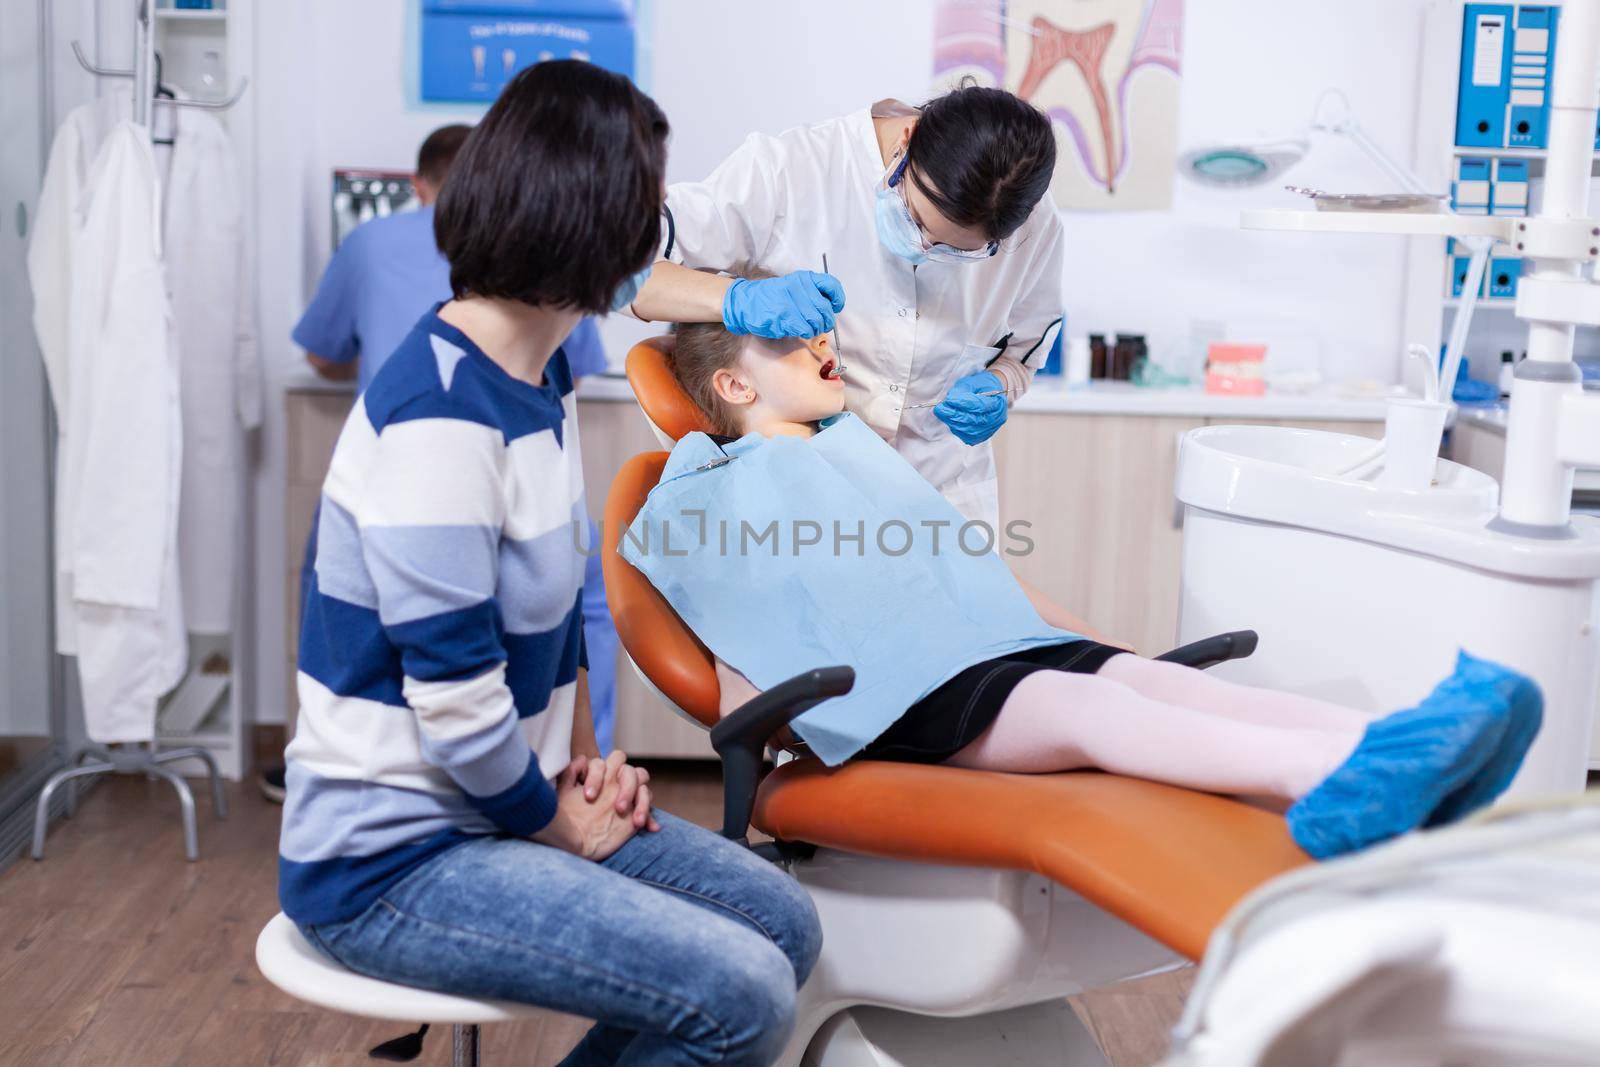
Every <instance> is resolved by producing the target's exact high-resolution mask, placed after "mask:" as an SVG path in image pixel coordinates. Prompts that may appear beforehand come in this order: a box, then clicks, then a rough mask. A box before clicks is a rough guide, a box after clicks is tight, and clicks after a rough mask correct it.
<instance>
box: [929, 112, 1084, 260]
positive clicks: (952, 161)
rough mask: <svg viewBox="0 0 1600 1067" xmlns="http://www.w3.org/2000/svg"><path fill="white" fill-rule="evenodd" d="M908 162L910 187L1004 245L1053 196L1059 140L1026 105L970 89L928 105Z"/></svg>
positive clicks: (943, 211) (943, 212)
mask: <svg viewBox="0 0 1600 1067" xmlns="http://www.w3.org/2000/svg"><path fill="white" fill-rule="evenodd" d="M906 160H907V167H906V174H907V176H908V178H909V180H910V181H912V182H914V183H915V184H916V186H917V188H918V189H920V190H922V193H923V195H924V196H926V197H927V198H928V199H929V200H930V201H932V202H933V206H934V207H935V208H937V209H938V210H939V214H941V215H943V216H944V217H945V218H947V219H949V220H950V221H951V222H953V223H955V224H956V225H958V226H975V227H977V228H978V229H980V230H982V231H983V232H984V233H985V234H987V235H988V236H989V239H990V240H992V241H1003V240H1005V239H1006V238H1007V237H1010V236H1011V235H1012V234H1013V233H1015V232H1016V231H1017V229H1018V228H1019V227H1021V226H1022V224H1023V223H1024V222H1026V221H1027V219H1028V215H1029V213H1031V212H1032V211H1033V208H1034V205H1035V204H1037V203H1038V202H1039V200H1040V198H1041V197H1043V196H1044V194H1045V191H1046V190H1047V189H1049V188H1050V176H1051V174H1053V173H1054V171H1055V166H1056V136H1055V132H1054V131H1053V130H1051V128H1050V120H1049V119H1047V118H1046V117H1045V116H1044V113H1043V112H1041V111H1040V110H1039V109H1038V108H1036V107H1034V106H1033V105H1031V104H1029V103H1027V102H1026V101H1024V100H1021V99H1019V98H1018V97H1016V96H1014V95H1013V94H1011V93H1008V92H1006V91H1005V90H1003V89H985V88H981V87H979V86H976V85H964V86H961V87H960V88H957V89H952V90H951V91H950V92H948V93H945V94H944V95H943V96H940V97H937V98H935V99H933V100H930V101H928V102H927V103H926V104H924V105H922V115H921V117H920V118H919V119H918V120H917V125H916V128H915V129H913V130H912V131H911V141H910V143H909V144H907V145H906Z"/></svg>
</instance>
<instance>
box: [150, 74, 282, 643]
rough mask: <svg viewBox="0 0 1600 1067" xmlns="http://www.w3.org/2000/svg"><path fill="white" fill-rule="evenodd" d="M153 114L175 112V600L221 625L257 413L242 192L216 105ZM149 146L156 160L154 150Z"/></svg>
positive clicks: (202, 625) (169, 265) (200, 627)
mask: <svg viewBox="0 0 1600 1067" xmlns="http://www.w3.org/2000/svg"><path fill="white" fill-rule="evenodd" d="M130 106H131V105H130ZM156 116H157V118H156V123H157V129H158V130H161V129H165V128H166V127H165V124H166V123H167V122H169V121H172V120H173V119H175V120H176V128H175V130H174V141H175V143H174V145H173V146H172V148H171V158H170V160H169V162H168V165H167V173H166V179H165V182H164V186H165V190H166V191H165V196H164V198H163V202H164V205H165V219H164V222H163V233H164V246H165V248H166V278H167V296H168V299H169V300H170V301H171V302H172V323H173V328H174V332H175V338H176V343H177V349H178V366H179V368H180V377H179V381H180V383H181V398H182V405H183V443H184V447H183V489H182V493H181V496H180V501H179V508H178V567H179V573H180V574H181V575H182V579H183V612H184V619H185V622H186V623H187V624H188V627H189V632H190V633H207V634H223V633H229V632H231V631H232V629H233V594H234V581H235V574H236V571H237V569H238V566H239V546H240V544H241V543H242V528H241V526H240V521H239V513H240V507H241V504H242V501H243V499H244V491H245V480H244V462H243V457H242V456H241V451H242V446H243V435H242V434H241V432H240V431H241V429H246V430H247V429H253V428H254V427H256V426H259V425H260V424H261V369H260V364H259V360H258V356H257V350H256V329H255V302H254V299H253V286H252V274H251V272H250V270H249V269H248V260H247V258H246V243H245V225H244V196H243V193H242V182H241V179H240V176H239V170H238V165H237V163H236V161H235V157H234V153H233V143H232V141H230V140H229V138H228V133H227V131H226V130H225V129H224V128H223V126H222V123H220V122H219V121H217V119H216V117H215V116H213V115H211V114H209V113H207V112H205V111H196V110H193V109H191V108H162V107H157V108H156ZM156 152H157V159H158V160H159V159H160V157H161V155H162V154H163V150H162V149H159V148H158V149H157V150H156Z"/></svg>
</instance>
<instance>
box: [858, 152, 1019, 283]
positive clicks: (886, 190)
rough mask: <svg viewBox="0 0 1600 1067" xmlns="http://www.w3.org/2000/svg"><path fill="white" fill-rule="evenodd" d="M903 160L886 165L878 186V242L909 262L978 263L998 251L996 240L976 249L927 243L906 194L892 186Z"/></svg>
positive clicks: (901, 175)
mask: <svg viewBox="0 0 1600 1067" xmlns="http://www.w3.org/2000/svg"><path fill="white" fill-rule="evenodd" d="M905 172H906V159H905V157H904V156H903V155H902V156H901V158H900V162H899V163H896V164H894V165H893V166H891V167H890V168H889V173H887V174H885V175H884V178H883V184H882V185H880V186H879V187H878V193H877V202H876V203H875V204H874V205H873V208H874V213H875V220H876V222H877V224H878V243H879V244H881V245H883V247H884V248H886V249H888V250H889V251H890V252H892V253H894V254H895V255H897V256H899V257H900V258H901V259H903V260H905V261H906V262H908V263H914V264H916V263H926V262H928V261H929V260H937V261H939V262H941V263H981V262H982V261H984V260H986V259H988V258H989V257H990V256H993V255H994V254H995V253H996V252H998V251H1000V245H999V242H997V241H990V242H989V243H988V245H986V246H985V247H983V248H978V249H971V250H968V249H964V248H951V247H950V246H949V245H942V244H935V245H932V246H930V245H929V244H928V241H927V239H926V238H925V237H923V235H922V227H921V226H918V225H917V220H916V219H915V218H913V217H912V215H911V207H910V205H908V204H907V203H906V198H905V196H904V195H903V194H902V193H901V192H900V191H899V190H898V189H896V188H895V187H896V186H898V185H899V184H900V183H901V181H902V180H903V179H904V177H905Z"/></svg>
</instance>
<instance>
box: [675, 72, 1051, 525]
mask: <svg viewBox="0 0 1600 1067" xmlns="http://www.w3.org/2000/svg"><path fill="white" fill-rule="evenodd" d="M912 113H913V112H912V110H911V109H910V108H908V107H907V106H906V105H905V104H901V103H900V102H898V101H894V100H883V101H879V102H878V103H877V104H874V105H873V106H872V107H871V108H863V109H862V110H860V111H856V112H852V113H851V114H849V115H846V116H844V117H842V118H838V119H832V120H829V121H827V122H820V123H817V124H816V125H814V126H802V127H797V128H795V129H792V130H788V131H786V132H784V133H782V134H779V135H778V136H776V137H771V136H767V135H765V134H759V133H758V134H751V135H750V137H749V138H747V139H746V140H745V142H744V144H743V145H741V146H740V147H739V148H738V149H736V150H735V151H734V153H733V154H732V155H731V156H729V157H728V158H727V159H726V160H724V161H723V163H722V164H721V165H720V166H718V167H717V169H716V170H715V171H713V172H712V173H711V175H710V176H709V177H708V178H706V179H705V180H704V181H700V182H684V183H679V184H676V185H673V186H671V187H670V188H669V189H668V191H667V204H668V206H669V207H670V208H671V210H672V215H673V220H674V223H675V226H676V234H675V238H676V240H675V248H674V250H673V253H672V258H673V259H674V260H675V261H678V262H681V263H683V264H684V265H686V266H690V267H696V268H706V269H712V270H726V271H729V272H731V273H734V274H738V273H743V272H747V271H750V270H764V271H768V272H770V273H773V274H784V273H787V272H789V271H793V270H813V271H820V270H822V256H823V253H827V256H828V267H829V269H830V272H831V273H832V274H834V275H836V276H837V277H838V278H839V279H840V281H842V282H843V283H844V288H845V309H844V313H843V314H842V315H841V316H840V317H839V328H838V345H839V354H840V357H841V359H842V361H843V363H844V364H845V377H844V382H845V406H846V407H847V408H848V409H849V410H850V411H853V412H854V413H855V414H856V415H857V416H858V417H859V418H861V419H862V421H864V422H865V423H866V424H867V425H868V426H870V427H872V429H873V430H874V431H876V432H877V433H878V434H879V436H881V437H883V438H884V440H886V441H888V442H889V443H890V444H892V445H893V446H894V447H895V449H896V450H898V451H899V452H900V454H901V455H903V456H905V457H906V459H907V460H909V461H910V462H911V464H912V465H913V466H914V467H916V468H917V470H918V471H919V472H921V474H922V475H923V477H925V478H927V479H928V481H930V482H932V483H933V484H934V486H936V487H937V488H938V489H939V491H940V492H941V493H943V494H944V496H945V497H946V499H948V500H949V501H950V502H951V503H952V504H954V505H955V507H956V508H957V510H959V511H960V512H961V513H962V514H964V515H965V516H967V517H968V518H969V519H979V520H983V521H985V522H988V523H989V524H990V526H991V528H998V522H999V504H998V499H997V489H996V483H995V466H994V453H993V450H992V449H991V447H990V444H989V443H988V442H984V443H983V444H980V445H977V446H969V445H965V444H963V443H962V442H961V441H960V440H959V439H958V438H956V437H955V436H954V435H953V434H951V432H950V430H949V428H948V427H947V426H945V425H944V423H942V422H940V421H939V419H938V418H937V417H936V416H935V415H934V414H933V410H932V408H920V409H913V410H909V411H908V410H905V408H906V406H907V405H910V404H924V403H931V402H936V401H939V400H942V399H943V398H944V396H945V394H946V393H947V392H949V390H950V387H951V386H952V385H953V384H955V382H956V380H957V379H959V378H962V377H965V376H966V375H969V374H972V373H974V372H976V371H980V370H982V369H983V367H984V365H985V364H986V363H987V362H988V361H989V360H990V359H991V358H992V357H993V356H994V355H995V354H996V351H997V350H996V348H995V345H996V343H997V342H998V341H1000V339H1001V338H1003V337H1005V336H1006V335H1007V334H1009V335H1011V339H1010V342H1009V345H1008V347H1007V348H1006V354H1007V355H1009V356H1012V357H1015V358H1017V359H1021V358H1022V356H1023V355H1024V354H1025V353H1027V352H1028V350H1029V349H1031V348H1033V347H1034V346H1035V345H1036V344H1038V343H1039V342H1040V341H1041V340H1042V339H1044V337H1045V334H1046V333H1047V332H1051V331H1050V326H1051V324H1052V323H1053V322H1055V320H1057V319H1058V318H1059V317H1060V316H1061V313H1062V303H1063V301H1062V294H1061V282H1062V272H1063V269H1064V266H1065V238H1064V234H1063V230H1062V226H1061V220H1060V219H1059V217H1057V215H1056V210H1055V207H1054V204H1053V203H1052V202H1051V200H1050V198H1049V197H1048V196H1047V197H1045V198H1044V199H1042V200H1041V201H1040V202H1039V204H1038V205H1037V206H1036V207H1035V208H1034V210H1033V214H1032V215H1030V216H1029V217H1028V220H1027V221H1026V222H1025V223H1024V224H1023V226H1022V228H1021V229H1020V230H1019V231H1018V232H1017V234H1016V235H1015V236H1013V237H1012V238H1011V239H1010V240H1009V241H1007V242H1006V250H1005V251H1002V252H1001V253H1000V254H999V255H997V256H994V257H992V258H990V259H988V260H984V261H982V262H979V263H934V262H930V263H924V264H922V265H921V266H912V265H911V264H910V263H908V262H906V261H905V260H903V259H900V258H899V257H898V256H895V255H893V254H891V253H890V252H888V251H887V250H885V249H884V247H883V246H882V245H881V244H880V243H879V241H878V231H877V225H876V222H875V218H874V194H875V193H876V190H877V187H878V184H879V182H880V180H881V179H882V177H883V172H884V164H883V157H882V155H881V153H880V151H879V149H878V138H877V133H876V132H875V128H874V126H873V123H872V119H873V117H874V116H887V115H896V114H912ZM1052 336H1053V333H1052ZM1047 348H1048V344H1041V345H1039V348H1038V350H1037V351H1035V352H1033V354H1032V355H1031V356H1029V358H1028V359H1027V362H1026V366H1028V367H1029V368H1035V369H1036V368H1037V367H1038V366H1040V365H1041V364H1043V362H1044V359H1045V356H1046V355H1047V354H1048V353H1047V351H1046V350H1047ZM1001 432H1004V431H1003V430H1002V431H1001Z"/></svg>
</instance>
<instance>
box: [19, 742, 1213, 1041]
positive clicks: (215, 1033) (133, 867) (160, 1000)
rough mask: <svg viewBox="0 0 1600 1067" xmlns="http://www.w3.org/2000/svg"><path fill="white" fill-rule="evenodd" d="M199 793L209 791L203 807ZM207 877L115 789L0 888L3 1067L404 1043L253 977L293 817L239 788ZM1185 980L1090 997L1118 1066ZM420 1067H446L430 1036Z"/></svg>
mask: <svg viewBox="0 0 1600 1067" xmlns="http://www.w3.org/2000/svg"><path fill="white" fill-rule="evenodd" d="M654 773H655V780H656V783H657V785H658V789H657V796H658V799H659V802H660V804H661V806H662V807H664V808H667V809H669V810H672V811H674V812H676V813H678V814H680V815H682V816H684V817H686V818H691V819H694V820H695V821H697V822H701V823H704V824H708V825H709V824H710V823H712V822H713V820H714V818H715V816H716V815H717V812H718V806H719V790H718V786H717V779H716V777H715V771H714V770H702V769H699V768H693V767H690V768H684V767H682V766H679V767H676V768H674V767H661V768H656V769H655V772H654ZM197 794H198V791H197ZM196 799H197V802H199V803H200V804H201V816H200V849H201V860H200V862H199V863H192V864H191V863H186V862H184V859H183V854H182V841H181V835H180V833H179V829H178V822H177V806H176V803H175V801H174V798H173V795H172V793H171V790H170V788H169V787H168V786H167V785H165V784H164V783H159V782H156V783H151V782H145V781H143V780H140V779H131V778H118V779H113V780H110V781H107V782H106V783H105V784H103V785H101V786H100V787H99V788H97V789H95V790H94V791H93V793H92V794H91V795H90V796H89V797H88V798H87V799H86V801H85V803H84V804H83V806H82V808H81V809H80V811H79V813H78V815H77V817H76V818H75V819H73V820H71V821H69V822H65V823H61V824H58V825H57V826H56V827H55V828H53V829H52V831H51V834H50V839H49V844H48V848H47V852H46V858H45V860H44V861H43V862H42V863H35V862H33V861H31V860H28V859H21V860H18V861H17V862H16V863H15V864H14V865H13V866H12V867H11V868H10V869H9V870H7V871H6V872H5V873H4V874H0V1064H5V1065H12V1064H15V1065H18V1067H55V1065H64V1064H72V1065H94V1067H129V1065H138V1067H144V1065H168V1064H183V1065H193V1067H218V1065H225V1067H246V1065H256V1064H267V1065H274V1067H276V1065H292V1067H312V1065H316V1067H357V1065H361V1067H368V1065H370V1064H371V1063H373V1062H375V1061H372V1060H368V1059H367V1058H366V1050H367V1049H368V1048H370V1047H371V1046H373V1045H375V1044H377V1043H379V1042H381V1041H384V1040H386V1039H388V1038H391V1037H395V1036H397V1035H398V1034H399V1033H400V1032H402V1031H403V1030H404V1027H402V1026H396V1025H395V1024H393V1023H371V1022H367V1021H364V1020H360V1019H355V1018H350V1017H346V1016H340V1015H334V1014H331V1013H329V1012H325V1011H322V1010H320V1009H317V1008H312V1007H310V1006H308V1005H304V1004H301V1003H300V1002H298V1001H295V1000H293V999H291V998H289V997H287V996H285V995H283V994H282V993H279V992H278V991H277V990H276V989H274V988H273V987H272V986H271V985H269V984H268V983H267V982H266V980H265V979H263V978H262V977H261V976H260V974H258V973H257V971H256V969H255V964H254V962H253V960H252V953H253V950H254V945H255V938H256V934H257V932H259V931H260V929H261V927H262V925H263V924H264V923H265V922H266V921H267V919H269V918H270V917H271V916H272V914H273V913H274V912H276V911H277V910H278V909H277V897H276V879H277V869H276V856H277V840H278V817H279V811H280V809H279V808H277V807H276V806H274V805H271V804H268V803H267V802H265V801H264V800H262V799H261V797H260V796H259V794H258V793H257V792H256V790H255V789H254V788H253V786H250V785H235V786H232V787H230V791H229V803H230V804H231V805H232V815H231V818H229V819H228V820H227V821H226V822H217V821H215V820H214V819H212V818H211V815H210V812H209V805H206V804H205V803H204V802H203V801H201V800H200V798H199V796H198V795H197V798H196ZM1188 987H1189V972H1180V973H1177V974H1172V975H1164V976H1160V977H1157V978H1152V979H1147V980H1145V981H1143V982H1138V983H1129V984H1127V985H1124V986H1118V987H1115V988H1113V989H1109V990H1104V991H1101V992H1098V993H1095V994H1093V995H1090V996H1087V997H1083V998H1078V999H1077V1000H1076V1001H1075V1002H1074V1007H1075V1008H1076V1009H1077V1011H1078V1013H1079V1014H1080V1015H1081V1016H1083V1017H1084V1018H1086V1019H1087V1020H1088V1022H1089V1024H1090V1026H1091V1027H1092V1028H1093V1029H1094V1032H1095V1034H1096V1035H1097V1036H1098V1037H1099V1038H1100V1041H1101V1044H1102V1045H1103V1046H1104V1047H1105V1048H1106V1050H1107V1055H1108V1056H1109V1058H1110V1059H1111V1061H1112V1063H1113V1064H1115V1065H1116V1067H1142V1065H1146V1064H1151V1063H1154V1062H1156V1061H1157V1060H1158V1059H1159V1058H1160V1056H1161V1055H1162V1053H1163V1051H1164V1049H1165V1045H1166V1033H1167V1030H1168V1028H1169V1027H1170V1026H1171V1025H1172V1023H1173V1022H1175V1021H1176V1019H1177V1016H1178V1012H1179V1010H1180V1009H1181V1007H1182V1002H1183V997H1184V995H1185V994H1186V993H1187V992H1188ZM585 1026H586V1024H585V1023H584V1021H583V1020H581V1019H576V1018H573V1017H571V1016H564V1015H556V1014H554V1013H552V1014H550V1015H548V1016H545V1017H543V1018H540V1019H537V1020H533V1021H529V1022H522V1023H517V1024H512V1025H504V1026H494V1027H488V1028H486V1029H485V1031H484V1035H483V1036H484V1048H483V1052H484V1062H485V1063H486V1064H489V1065H490V1067H495V1065H509V1064H517V1065H519V1067H521V1065H530V1064H532V1065H545V1064H554V1063H556V1062H558V1061H559V1060H560V1059H561V1057H562V1056H563V1055H564V1054H565V1053H566V1051H567V1050H568V1049H570V1048H571V1047H572V1045H573V1044H574V1043H576V1041H577V1040H578V1037H579V1036H580V1035H581V1034H582V1032H583V1030H584V1028H585ZM418 1062H419V1063H421V1064H430V1065H437V1064H447V1063H448V1062H449V1038H448V1035H447V1034H431V1035H430V1037H429V1040H428V1043H427V1050H426V1051H425V1052H424V1054H423V1057H422V1058H421V1059H420V1060H419V1061H418Z"/></svg>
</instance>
